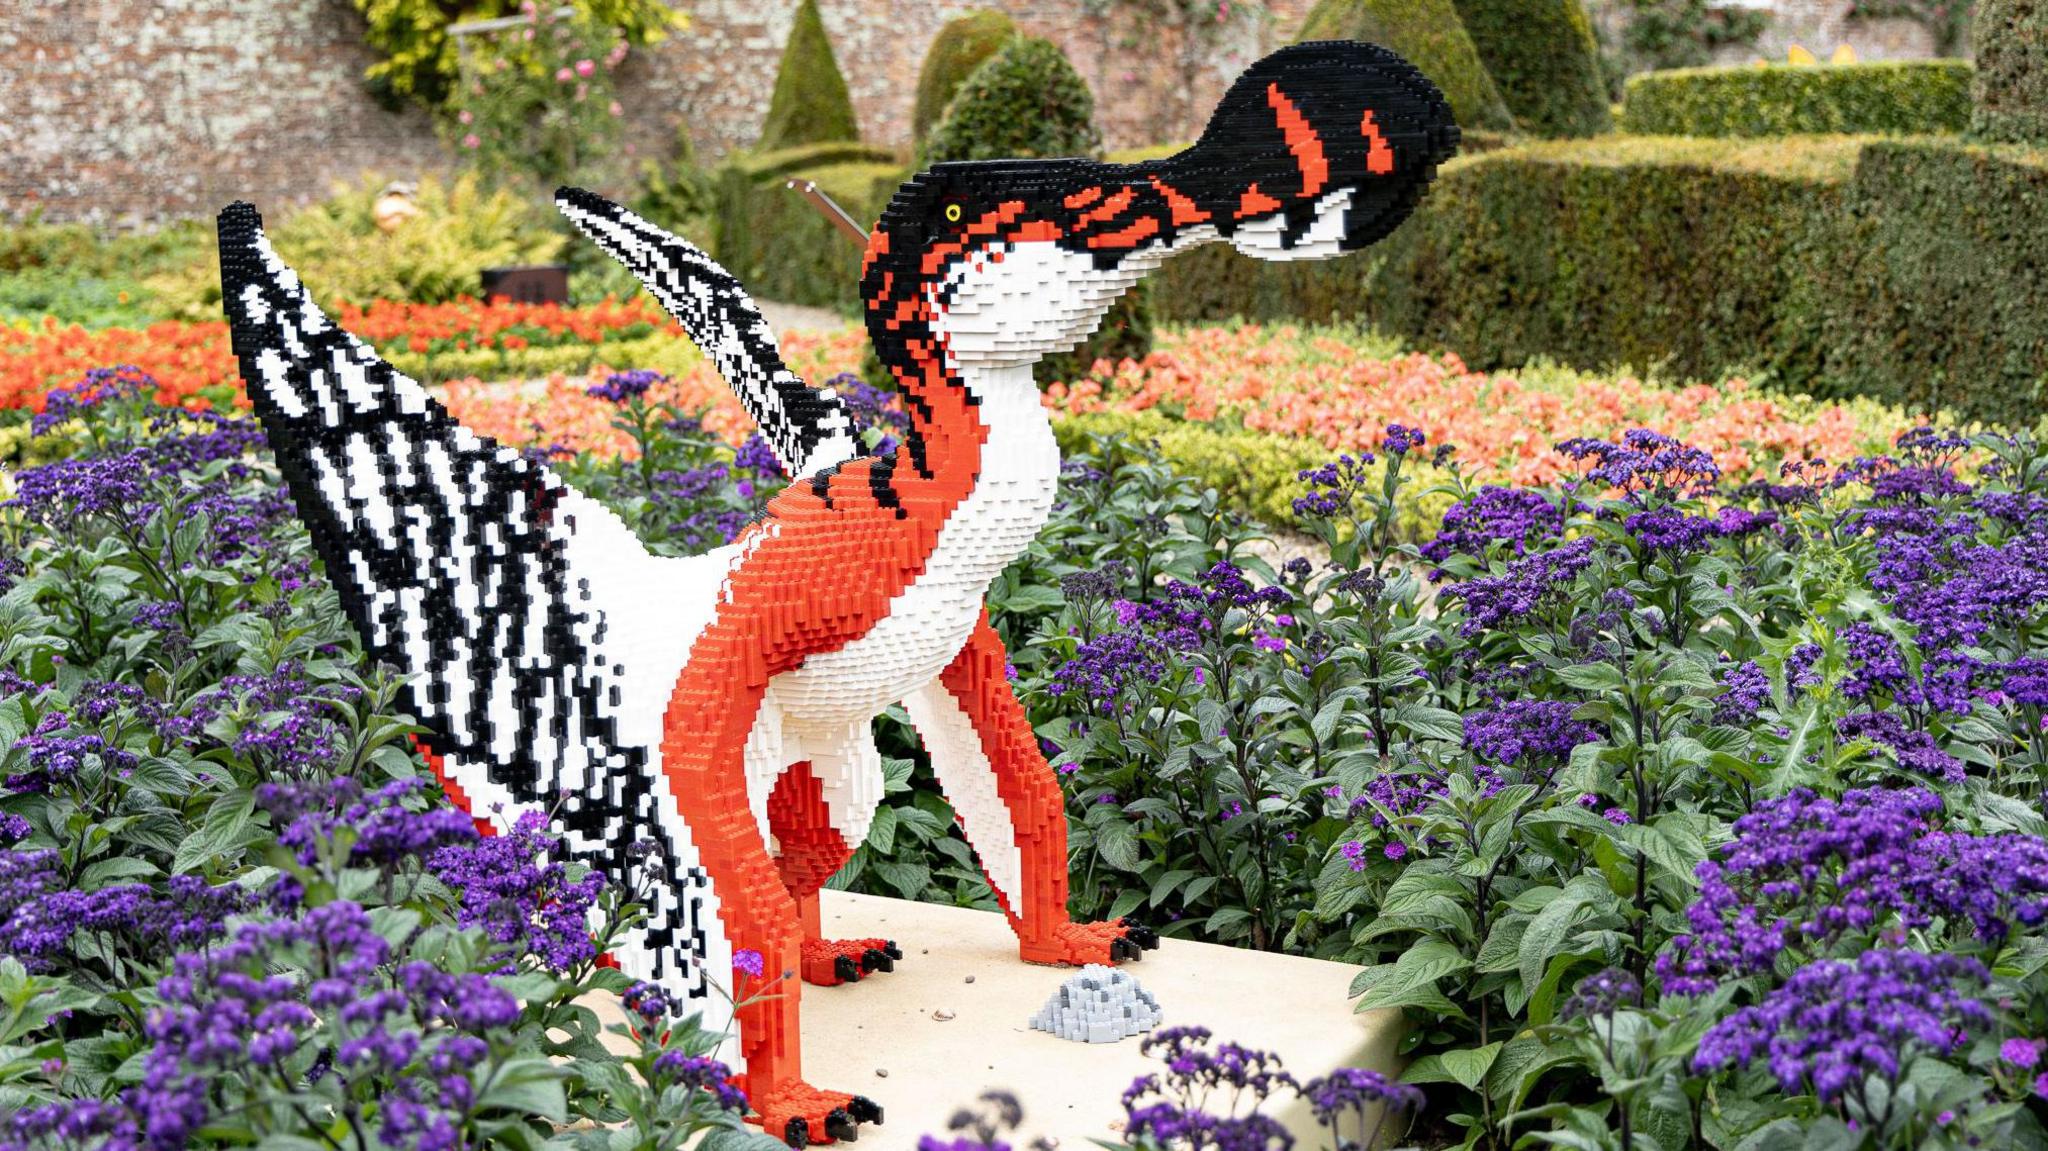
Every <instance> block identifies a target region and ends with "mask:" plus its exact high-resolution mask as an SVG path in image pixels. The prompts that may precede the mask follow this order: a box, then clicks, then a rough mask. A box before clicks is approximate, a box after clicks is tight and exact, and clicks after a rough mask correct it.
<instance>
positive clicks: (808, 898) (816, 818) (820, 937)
mask: <svg viewBox="0 0 2048 1151" xmlns="http://www.w3.org/2000/svg"><path fill="white" fill-rule="evenodd" d="M822 792H823V788H822V786H821V785H820V784H819V783H818V778H817V777H816V776H815V775H812V774H811V765H810V764H808V763H796V764H791V765H790V767H789V768H788V770H786V771H784V772H783V773H782V776H781V778H779V779H777V780H776V782H775V790H774V791H773V792H771V793H770V794H769V796H768V828H769V830H770V831H771V832H773V833H774V835H775V844H776V847H777V849H778V850H779V854H778V855H777V856H776V857H775V866H776V870H778V871H780V872H781V873H782V883H783V886H784V887H787V888H788V889H789V894H790V896H791V898H793V899H795V900H796V903H797V911H798V918H799V920H800V921H801V922H802V924H803V932H804V941H803V945H802V948H801V950H802V955H803V962H802V964H801V965H800V966H799V967H798V969H797V970H798V972H799V974H801V975H802V976H803V980H804V982H805V983H812V984H816V985H818V986H820V987H836V986H838V985H839V984H841V983H855V982H858V981H859V980H860V979H861V977H862V976H865V975H871V974H873V973H874V972H877V971H894V970H895V969H896V961H897V960H899V959H901V958H903V952H902V951H901V950H900V949H898V948H897V946H896V943H895V941H894V940H889V939H879V938H877V939H826V938H824V929H823V925H822V924H821V923H820V921H819V915H818V891H819V889H821V888H823V887H824V886H825V881H826V880H828V879H831V878H832V877H833V876H834V875H836V874H837V873H838V871H839V869H840V868H842V867H844V866H846V861H847V859H848V858H849V857H851V856H852V855H853V849H852V848H850V847H848V846H847V845H846V841H845V839H843V838H841V836H840V834H839V832H838V831H837V830H836V829H835V828H833V826H832V815H831V812H830V811H829V810H827V809H826V806H825V801H824V798H823V794H822Z"/></svg>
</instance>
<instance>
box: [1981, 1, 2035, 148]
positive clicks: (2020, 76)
mask: <svg viewBox="0 0 2048 1151" xmlns="http://www.w3.org/2000/svg"><path fill="white" fill-rule="evenodd" d="M1970 36H1971V39H1972V41H1973V42H1974V44H1975V47H1976V50H1977V90H1976V97H1977V112H1976V117H1975V119H1974V120H1973V121H1972V126H1973V127H1974V128H1975V129H1976V130H1977V132H1978V133H1979V134H1981V135H1983V136H1985V137H1987V138H1989V139H1993V140H2012V141H2033V142H2036V143H2048V0H1980V3H1979V4H1978V6H1977V11H1976V15H1975V16H1973V17H1972V18H1971V25H1970Z"/></svg>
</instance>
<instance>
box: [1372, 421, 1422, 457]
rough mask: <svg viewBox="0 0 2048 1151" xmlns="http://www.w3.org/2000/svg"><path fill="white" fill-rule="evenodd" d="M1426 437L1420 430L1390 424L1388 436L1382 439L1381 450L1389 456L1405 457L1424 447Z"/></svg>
mask: <svg viewBox="0 0 2048 1151" xmlns="http://www.w3.org/2000/svg"><path fill="white" fill-rule="evenodd" d="M1423 440H1424V436H1423V434H1422V430H1421V429H1420V428H1410V427H1404V426H1402V425H1401V424H1388V425H1387V434H1386V435H1384V436H1382V437H1381V438H1380V450H1381V451H1383V452H1385V453H1387V454H1388V455H1389V456H1395V457H1399V456H1405V455H1407V454H1408V453H1409V452H1412V451H1414V450H1415V449H1416V448H1419V447H1421V446H1422V444H1423Z"/></svg>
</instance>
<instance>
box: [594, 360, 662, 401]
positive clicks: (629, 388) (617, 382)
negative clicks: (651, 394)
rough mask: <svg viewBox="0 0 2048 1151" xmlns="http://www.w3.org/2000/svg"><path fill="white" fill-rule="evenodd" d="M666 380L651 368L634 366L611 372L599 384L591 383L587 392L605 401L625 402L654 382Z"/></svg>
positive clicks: (644, 393)
mask: <svg viewBox="0 0 2048 1151" xmlns="http://www.w3.org/2000/svg"><path fill="white" fill-rule="evenodd" d="M667 382H668V377H667V376H665V375H663V374H662V373H660V372H657V371H655V370H653V369H652V368H636V369H634V370H633V371H630V372H613V373H612V374H611V375H609V376H606V377H605V378H604V382H603V383H601V384H592V385H591V386H590V387H589V388H588V389H587V391H588V394H590V395H592V396H594V397H596V398H598V399H600V400H604V401H605V402H607V403H613V404H626V403H630V402H632V401H633V400H637V399H639V398H640V397H641V396H644V395H646V394H647V390H648V389H649V388H652V387H653V386H654V385H656V384H664V383H667Z"/></svg>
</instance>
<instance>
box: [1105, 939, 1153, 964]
mask: <svg viewBox="0 0 2048 1151" xmlns="http://www.w3.org/2000/svg"><path fill="white" fill-rule="evenodd" d="M1109 957H1110V958H1111V959H1112V960H1116V961H1118V962H1128V963H1137V962H1139V961H1140V960H1142V959H1144V958H1145V953H1144V952H1143V951H1140V950H1139V949H1138V945H1137V944H1135V943H1132V942H1131V941H1130V940H1128V939H1125V938H1123V937H1122V936H1118V937H1117V938H1115V939H1112V940H1110V941H1109Z"/></svg>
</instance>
